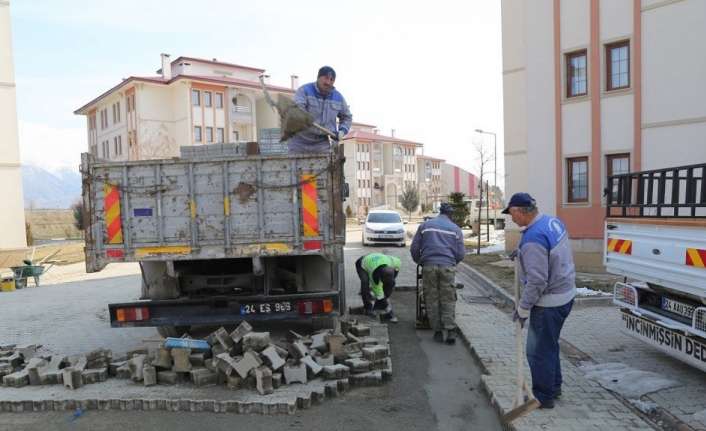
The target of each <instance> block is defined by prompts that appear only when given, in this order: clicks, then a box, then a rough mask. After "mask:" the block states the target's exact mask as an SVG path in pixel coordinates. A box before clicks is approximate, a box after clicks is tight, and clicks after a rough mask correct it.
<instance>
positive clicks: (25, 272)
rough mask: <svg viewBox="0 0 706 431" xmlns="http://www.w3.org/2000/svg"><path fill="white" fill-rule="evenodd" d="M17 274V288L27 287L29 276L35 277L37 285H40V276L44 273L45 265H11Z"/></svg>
mask: <svg viewBox="0 0 706 431" xmlns="http://www.w3.org/2000/svg"><path fill="white" fill-rule="evenodd" d="M10 269H12V272H13V273H14V274H15V289H22V288H24V287H27V278H29V277H33V278H34V284H35V286H39V276H40V275H42V274H44V272H45V268H44V265H23V266H13V267H10Z"/></svg>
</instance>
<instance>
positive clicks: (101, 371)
mask: <svg viewBox="0 0 706 431" xmlns="http://www.w3.org/2000/svg"><path fill="white" fill-rule="evenodd" d="M140 376H141V377H142V373H140ZM81 377H82V378H83V384H84V385H89V384H92V383H98V382H105V381H106V380H108V369H107V368H87V369H85V370H83V372H81ZM133 380H134V379H133ZM140 380H142V378H140ZM140 380H134V381H140Z"/></svg>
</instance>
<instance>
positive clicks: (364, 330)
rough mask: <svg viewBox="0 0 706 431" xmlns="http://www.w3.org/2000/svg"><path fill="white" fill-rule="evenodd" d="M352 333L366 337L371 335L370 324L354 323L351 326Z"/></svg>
mask: <svg viewBox="0 0 706 431" xmlns="http://www.w3.org/2000/svg"><path fill="white" fill-rule="evenodd" d="M350 330H351V333H352V334H353V335H355V336H356V337H366V336H368V335H370V326H368V325H361V324H358V325H353V326H351V328H350Z"/></svg>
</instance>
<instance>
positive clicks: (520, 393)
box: [502, 256, 540, 424]
mask: <svg viewBox="0 0 706 431" xmlns="http://www.w3.org/2000/svg"><path fill="white" fill-rule="evenodd" d="M512 257H514V261H515V307H517V306H518V305H519V303H520V276H519V265H520V260H519V258H517V257H516V256H512ZM523 338H524V337H523V336H522V324H521V323H520V320H519V319H518V320H517V322H515V351H516V352H517V358H516V359H517V360H516V361H515V362H516V363H517V392H516V393H515V402H514V403H513V405H512V410H510V411H509V412H507V413H505V414H504V415H503V417H502V420H503V422H504V423H508V424H509V423H510V422H512V421H514V420H515V419H517V418H519V417H521V416H524V415H526V414H527V413H530V412H531V411H533V410H536V409H538V408H539V406H540V403H539V401H538V400H537V399H536V398H535V397H534V395H533V394H532V391H530V390H529V388H528V387H527V382H526V381H525V373H524V370H523V367H522V364H523V363H524V357H525V349H524V342H523V341H524V340H523ZM525 394H526V396H527V398H526V399H527V401H525Z"/></svg>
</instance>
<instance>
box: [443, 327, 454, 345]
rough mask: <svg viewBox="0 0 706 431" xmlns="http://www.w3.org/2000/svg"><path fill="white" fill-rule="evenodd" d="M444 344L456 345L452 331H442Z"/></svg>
mask: <svg viewBox="0 0 706 431" xmlns="http://www.w3.org/2000/svg"><path fill="white" fill-rule="evenodd" d="M444 342H445V343H446V344H448V345H452V344H456V335H455V334H454V330H453V329H450V330H445V331H444Z"/></svg>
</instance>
